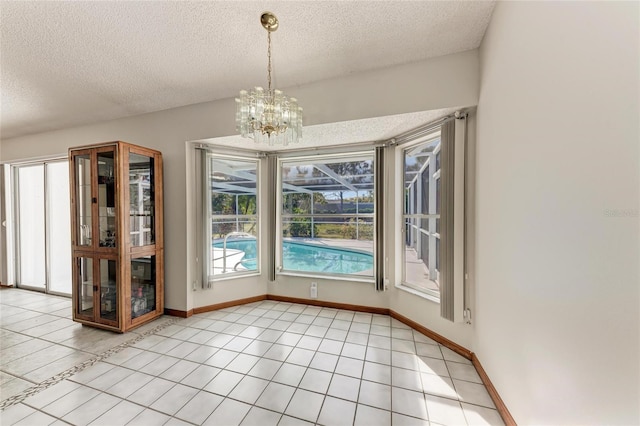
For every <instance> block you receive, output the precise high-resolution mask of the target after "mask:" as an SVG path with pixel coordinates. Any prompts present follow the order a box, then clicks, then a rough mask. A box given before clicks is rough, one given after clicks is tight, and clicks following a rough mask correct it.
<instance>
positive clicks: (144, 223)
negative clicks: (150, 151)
mask: <svg viewBox="0 0 640 426" xmlns="http://www.w3.org/2000/svg"><path fill="white" fill-rule="evenodd" d="M153 179H154V159H153V157H148V156H146V155H140V154H134V153H130V154H129V197H130V198H129V225H130V228H129V232H130V233H131V246H133V247H139V246H147V245H150V244H154V243H155V222H154V220H155V217H154V216H155V212H154V201H155V194H154V187H153Z"/></svg>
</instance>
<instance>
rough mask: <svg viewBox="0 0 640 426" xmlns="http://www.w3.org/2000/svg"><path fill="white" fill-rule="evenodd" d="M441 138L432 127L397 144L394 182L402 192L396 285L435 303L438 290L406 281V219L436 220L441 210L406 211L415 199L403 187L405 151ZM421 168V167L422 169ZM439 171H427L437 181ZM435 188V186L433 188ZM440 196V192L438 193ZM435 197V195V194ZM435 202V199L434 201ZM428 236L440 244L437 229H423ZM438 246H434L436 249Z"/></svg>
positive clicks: (437, 131) (434, 156) (419, 228)
mask: <svg viewBox="0 0 640 426" xmlns="http://www.w3.org/2000/svg"><path fill="white" fill-rule="evenodd" d="M440 138H441V130H440V128H437V129H434V130H433V131H432V132H429V133H428V134H426V135H424V136H423V137H420V138H418V139H416V140H414V141H411V142H407V143H406V144H403V145H402V146H399V147H398V148H399V152H400V163H399V164H400V169H401V173H400V179H398V182H397V183H396V185H397V187H399V188H400V192H401V194H402V199H403V202H402V203H401V211H400V216H401V224H402V225H401V241H402V245H401V247H402V250H401V251H402V254H401V275H400V276H401V278H400V283H399V284H398V285H397V287H399V288H403V289H407V290H410V292H411V293H414V294H417V295H419V296H422V297H426V298H427V299H429V300H432V301H434V302H436V303H440V291H439V290H438V291H435V290H432V289H425V288H421V287H420V286H419V285H416V284H413V283H411V282H408V281H407V244H406V241H407V220H408V219H413V220H416V219H417V220H422V219H427V220H428V219H431V218H432V217H433V218H435V219H436V220H438V219H440V218H441V211H440V209H438V208H436V211H437V213H434V214H429V213H427V214H422V213H408V212H407V211H406V209H407V206H408V205H409V204H411V203H412V202H413V201H415V202H417V200H412V197H411V194H409V196H408V198H409V200H406V198H407V195H406V194H407V189H405V183H406V182H405V179H406V170H405V166H406V155H407V152H408V151H410V150H412V149H415V148H416V147H418V146H420V145H426V144H429V143H432V142H434V141H435V140H436V139H440ZM441 144H442V141H441V140H440V142H439V143H438V145H437V146H436V147H435V148H434V150H433V158H434V163H435V164H434V166H437V165H438V164H437V162H436V160H435V158H436V155H437V154H438V153H440V152H441ZM431 166H432V165H431V164H428V165H427V163H425V165H424V166H423V167H422V168H426V169H430V168H431ZM422 168H421V169H422ZM440 171H441V169H440V168H438V169H437V170H436V171H434V172H433V173H431V171H430V170H429V173H430V174H432V175H433V176H432V177H433V179H434V180H435V181H436V182H437V181H439V180H440ZM421 172H422V171H419V172H418V173H421ZM434 190H435V188H434ZM408 192H409V193H411V192H412V190H409V191H408ZM416 193H417V189H416ZM440 196H442V194H440ZM436 198H437V195H436ZM436 202H437V201H436ZM422 231H423V230H422V228H421V227H418V230H417V233H418V235H419V236H418V238H420V237H421V233H422ZM424 233H425V234H426V235H427V236H428V238H429V239H430V238H431V237H433V238H435V239H436V241H435V243H434V246H435V247H438V248H439V246H440V244H438V242H439V240H440V233H439V232H438V231H435V232H434V233H433V235H431V233H429V231H428V230H425V232H424ZM438 248H436V250H438ZM428 250H430V248H429V249H428ZM437 256H438V253H434V262H435V263H436V265H435V266H434V270H435V271H436V272H437V273H438V275H439V272H440V271H439V270H438V267H437V261H435V259H436V257H437ZM432 281H434V282H436V283H437V285H438V287H440V283H439V281H438V280H437V279H436V280H432Z"/></svg>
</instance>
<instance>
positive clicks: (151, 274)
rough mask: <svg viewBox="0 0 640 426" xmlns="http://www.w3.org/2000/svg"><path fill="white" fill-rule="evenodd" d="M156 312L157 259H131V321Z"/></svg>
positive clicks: (153, 257)
mask: <svg viewBox="0 0 640 426" xmlns="http://www.w3.org/2000/svg"><path fill="white" fill-rule="evenodd" d="M155 310H156V257H155V256H144V257H139V258H137V259H131V319H134V318H137V317H139V316H142V315H144V314H146V313H149V312H153V311H155Z"/></svg>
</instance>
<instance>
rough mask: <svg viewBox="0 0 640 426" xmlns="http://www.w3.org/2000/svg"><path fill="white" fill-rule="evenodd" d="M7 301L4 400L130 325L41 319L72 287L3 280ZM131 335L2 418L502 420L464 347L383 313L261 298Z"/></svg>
mask: <svg viewBox="0 0 640 426" xmlns="http://www.w3.org/2000/svg"><path fill="white" fill-rule="evenodd" d="M25 293H26V294H25ZM21 300H24V304H22V302H20V301H21ZM43 300H49V302H48V303H43ZM18 302H20V305H19V306H18V305H16V304H17V303H18ZM0 303H1V307H2V312H1V313H0V325H1V326H2V352H0V354H1V357H2V360H1V361H0V363H1V366H2V382H1V384H0V389H1V390H2V399H5V398H7V396H8V395H10V394H11V393H14V392H20V390H22V389H24V386H27V387H28V386H32V385H33V384H35V383H38V380H41V381H42V379H43V378H44V376H46V375H47V374H45V373H44V371H47V372H48V373H50V374H49V376H53V375H55V374H56V373H58V372H60V371H63V370H64V369H65V368H64V367H65V366H67V368H68V365H70V364H72V361H71V359H72V358H70V357H72V356H76V357H78V358H77V360H81V359H82V358H83V357H92V356H93V355H95V354H96V353H97V352H98V351H99V350H101V351H104V350H105V349H104V348H107V347H109V346H110V345H111V346H117V345H120V344H122V342H126V341H127V340H128V341H131V339H132V337H133V336H135V334H134V333H127V334H125V335H117V334H112V333H108V332H102V331H99V330H93V329H89V328H87V327H84V328H83V327H80V328H78V326H77V325H76V324H75V323H72V322H71V323H67V322H65V321H62V322H60V325H61V326H62V327H64V328H63V329H62V330H60V331H57V330H56V329H55V328H53V327H52V328H50V329H48V330H49V331H46V332H42V331H43V330H42V329H38V328H41V327H47V326H48V325H49V324H52V323H55V322H58V321H61V320H68V316H69V315H67V314H68V311H70V305H69V301H68V299H63V298H56V297H52V296H45V295H42V294H38V293H35V294H32V293H29V292H24V291H21V290H10V291H8V290H2V291H0ZM54 305H57V306H55V307H57V308H58V309H53V307H54ZM43 316H46V317H43ZM12 318H13V320H12ZM34 318H39V320H35V321H34V320H33V319H34ZM163 318H164V317H163ZM15 319H17V321H14V320H15ZM164 320H165V321H166V319H164ZM27 321H31V322H30V323H29V325H30V326H24V325H22V323H23V322H27ZM161 321H162V320H161ZM173 321H175V319H173ZM12 325H13V327H12ZM152 325H153V326H157V325H158V321H155V322H154V323H152V324H151V325H149V326H148V327H147V330H155V329H154V328H152ZM67 328H72V329H75V330H76V331H75V332H72V330H68V331H66V332H65V331H64V330H66V329H67ZM85 330H86V331H85ZM41 332H42V333H41ZM5 333H6V334H5ZM65 333H67V334H65ZM85 333H87V334H86V335H85ZM138 333H144V330H138ZM147 333H148V331H147ZM50 335H55V336H56V337H55V339H51V338H49V337H48V336H50ZM65 335H66V336H70V337H67V338H64V339H63V337H64V336H65ZM96 335H100V336H101V337H100V338H97V337H96ZM5 337H6V339H5ZM85 339H87V340H85ZM109 341H110V342H109ZM90 342H91V343H90ZM5 344H6V346H5ZM20 345H27V348H24V349H22V348H20ZM123 346H124V348H123V349H121V350H119V351H117V352H115V353H113V354H112V355H110V356H108V357H104V358H102V359H100V360H99V361H98V362H96V363H95V364H93V365H91V366H89V367H87V368H85V369H84V370H82V371H79V372H77V373H76V374H74V375H72V376H70V377H67V378H66V379H64V380H61V381H58V382H57V383H56V384H54V385H53V386H50V387H48V388H46V389H45V390H42V391H40V392H38V393H36V394H34V395H32V396H30V397H28V398H26V399H24V400H22V401H21V402H20V403H17V404H14V405H12V406H10V407H8V408H6V409H5V410H4V411H2V413H1V414H0V416H1V417H0V423H1V424H2V425H3V426H4V425H12V424H17V425H23V424H24V425H41V424H42V425H46V424H67V423H68V424H75V425H88V424H91V425H110V426H111V425H125V424H129V425H161V424H165V425H185V424H196V425H201V424H204V425H233V424H242V425H259V426H266V425H276V424H278V425H303V424H313V423H317V424H322V425H342V424H348V425H351V424H355V425H367V426H368V425H390V424H394V425H405V424H407V425H408V424H411V425H413V424H422V425H428V424H434V425H465V424H469V425H476V424H503V423H502V420H501V419H500V416H499V415H498V413H497V411H496V410H495V407H494V405H493V403H492V401H491V398H490V397H489V394H488V393H487V391H486V389H485V388H484V386H483V385H482V383H481V381H480V378H479V377H478V375H477V373H476V372H475V369H474V368H473V366H472V365H471V364H470V362H469V361H468V360H466V359H464V358H462V357H460V356H459V355H457V354H456V353H454V352H452V351H450V350H448V349H447V348H445V347H443V346H441V345H438V344H437V343H436V342H434V341H433V340H431V339H429V338H427V337H425V336H424V335H422V334H420V333H418V332H417V331H415V330H412V329H411V328H409V327H407V326H406V325H404V324H403V323H400V322H398V321H396V320H394V319H392V318H390V317H388V316H385V315H372V314H365V313H359V312H353V311H346V310H337V309H328V308H319V307H314V306H308V305H300V304H291V303H283V302H275V301H262V302H257V303H252V304H247V305H242V306H237V307H232V308H227V309H222V310H219V311H215V312H209V313H205V314H199V315H195V316H193V317H191V318H188V319H180V320H178V321H177V322H175V323H173V324H171V325H168V326H166V327H164V328H162V329H161V330H160V331H157V332H154V333H153V334H149V335H147V336H145V337H144V338H139V339H137V341H133V343H132V344H131V345H123ZM12 348H13V350H12ZM28 348H30V349H28ZM69 351H71V352H69ZM38 353H40V355H37V356H36V354H38ZM49 353H51V354H53V356H52V358H53V360H52V359H50V358H49V357H48V356H47V355H48V354H49ZM5 356H6V357H7V360H5ZM65 358H69V363H68V364H67V363H64V362H60V360H61V359H65ZM32 362H33V368H32V366H23V364H25V363H26V364H31V363H32ZM78 362H79V361H76V364H77V363H78ZM49 366H52V367H51V369H49V368H48V367H49ZM53 366H55V368H54V367H53ZM5 367H6V368H5ZM37 370H42V371H41V372H40V373H39V374H35V373H34V371H37ZM14 380H19V381H20V382H18V383H20V384H22V382H25V383H24V384H22V386H21V385H17V384H11V382H12V381H14ZM16 389H18V390H16ZM5 392H6V393H5Z"/></svg>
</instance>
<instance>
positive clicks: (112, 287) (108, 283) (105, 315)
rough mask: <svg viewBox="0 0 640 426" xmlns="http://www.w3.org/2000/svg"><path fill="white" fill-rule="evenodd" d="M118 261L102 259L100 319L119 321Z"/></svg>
mask: <svg viewBox="0 0 640 426" xmlns="http://www.w3.org/2000/svg"><path fill="white" fill-rule="evenodd" d="M116 277H117V269H116V261H115V260H111V259H100V319H101V320H105V321H109V322H111V321H118V297H117V296H118V294H117V287H116V279H117V278H116Z"/></svg>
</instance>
